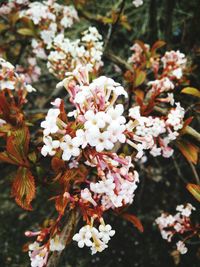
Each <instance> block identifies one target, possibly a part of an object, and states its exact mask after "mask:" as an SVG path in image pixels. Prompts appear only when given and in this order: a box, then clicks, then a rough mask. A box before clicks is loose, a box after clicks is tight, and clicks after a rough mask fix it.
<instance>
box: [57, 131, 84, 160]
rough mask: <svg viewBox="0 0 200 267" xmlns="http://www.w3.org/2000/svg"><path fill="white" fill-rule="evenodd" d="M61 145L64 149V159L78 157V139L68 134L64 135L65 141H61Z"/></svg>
mask: <svg viewBox="0 0 200 267" xmlns="http://www.w3.org/2000/svg"><path fill="white" fill-rule="evenodd" d="M60 147H61V149H62V150H63V154H62V159H63V160H69V159H70V158H71V157H73V156H74V157H77V156H79V154H80V149H79V148H78V147H79V144H77V143H76V139H75V138H72V137H71V136H70V135H68V134H66V135H65V136H64V137H63V141H62V142H61V143H60Z"/></svg>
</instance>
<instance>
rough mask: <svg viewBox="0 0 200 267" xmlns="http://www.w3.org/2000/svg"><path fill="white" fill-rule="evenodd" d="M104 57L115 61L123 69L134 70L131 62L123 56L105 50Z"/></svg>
mask: <svg viewBox="0 0 200 267" xmlns="http://www.w3.org/2000/svg"><path fill="white" fill-rule="evenodd" d="M104 57H105V58H106V59H108V60H110V61H112V62H113V63H115V64H117V65H118V66H119V67H121V68H122V69H123V70H130V71H133V68H132V67H131V65H130V64H128V63H127V62H126V61H125V60H123V59H122V58H121V57H118V56H116V55H115V54H113V53H112V52H110V51H108V52H105V54H104Z"/></svg>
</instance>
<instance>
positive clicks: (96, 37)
mask: <svg viewBox="0 0 200 267" xmlns="http://www.w3.org/2000/svg"><path fill="white" fill-rule="evenodd" d="M101 40H102V36H101V35H100V34H99V32H98V30H97V29H96V28H95V27H89V28H88V30H86V31H84V32H83V33H82V37H81V39H76V40H75V41H72V40H70V39H68V38H64V35H63V34H60V35H58V36H56V37H55V38H54V40H53V43H52V49H51V52H50V54H49V56H48V63H47V67H48V69H49V71H50V72H51V73H53V74H54V75H55V76H56V77H57V78H59V79H60V80H62V79H64V77H65V73H66V72H68V71H72V70H74V69H75V68H76V66H78V65H79V64H82V65H86V64H91V65H92V66H93V71H94V72H95V73H96V72H97V71H98V70H99V68H100V67H101V66H102V65H103V62H102V60H101V57H102V54H103V42H102V41H101Z"/></svg>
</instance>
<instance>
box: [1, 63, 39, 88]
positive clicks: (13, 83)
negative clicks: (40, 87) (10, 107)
mask: <svg viewBox="0 0 200 267" xmlns="http://www.w3.org/2000/svg"><path fill="white" fill-rule="evenodd" d="M5 89H8V90H15V91H24V93H27V92H28V93H31V92H34V91H36V90H35V89H34V88H33V87H32V86H31V85H30V84H27V83H26V77H25V76H24V75H23V74H18V73H17V72H16V71H15V67H14V66H13V65H12V64H11V63H9V62H7V61H5V60H4V59H3V58H0V90H5Z"/></svg>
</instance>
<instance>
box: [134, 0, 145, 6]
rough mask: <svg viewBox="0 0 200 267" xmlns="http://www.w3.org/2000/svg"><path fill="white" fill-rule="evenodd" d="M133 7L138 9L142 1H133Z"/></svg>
mask: <svg viewBox="0 0 200 267" xmlns="http://www.w3.org/2000/svg"><path fill="white" fill-rule="evenodd" d="M133 5H134V6H135V7H139V6H141V5H143V0H134V1H133Z"/></svg>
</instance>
